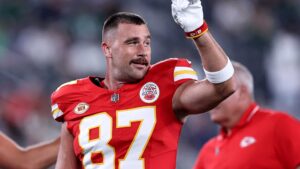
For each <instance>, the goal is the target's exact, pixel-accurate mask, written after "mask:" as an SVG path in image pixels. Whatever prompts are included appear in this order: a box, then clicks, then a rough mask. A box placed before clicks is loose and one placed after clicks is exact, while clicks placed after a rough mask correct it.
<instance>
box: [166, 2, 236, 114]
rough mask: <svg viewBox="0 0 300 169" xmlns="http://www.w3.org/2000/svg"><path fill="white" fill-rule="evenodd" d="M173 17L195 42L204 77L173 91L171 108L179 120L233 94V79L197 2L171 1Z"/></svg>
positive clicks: (213, 105)
mask: <svg viewBox="0 0 300 169" xmlns="http://www.w3.org/2000/svg"><path fill="white" fill-rule="evenodd" d="M172 14H173V18H174V20H175V22H177V23H178V24H179V25H180V26H181V27H182V28H183V30H184V31H185V32H186V36H187V37H188V38H191V39H192V40H193V41H194V43H195V46H196V47H197V49H198V51H199V54H200V57H201V61H202V65H203V68H204V71H205V74H206V79H205V80H202V81H188V82H186V83H184V84H183V85H181V86H180V87H179V88H178V89H177V90H176V93H175V95H174V97H173V109H174V111H175V112H176V114H177V116H178V117H179V118H182V117H184V116H185V115H187V114H194V113H202V112H206V111H208V110H210V109H212V108H213V107H215V106H216V105H217V104H219V103H220V102H221V101H222V100H224V99H225V98H226V97H228V96H229V95H231V94H232V93H233V92H234V91H235V80H234V78H232V76H233V72H234V70H233V67H232V65H231V62H230V60H229V58H228V57H227V56H226V54H225V52H224V51H223V50H222V48H221V47H220V46H219V44H218V43H217V42H216V41H215V39H214V38H213V36H212V35H211V34H210V33H209V31H208V27H207V25H206V23H205V21H204V19H203V11H202V6H201V2H200V0H172Z"/></svg>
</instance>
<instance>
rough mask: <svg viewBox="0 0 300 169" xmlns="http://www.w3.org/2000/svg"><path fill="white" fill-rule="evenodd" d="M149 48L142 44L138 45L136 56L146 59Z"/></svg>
mask: <svg viewBox="0 0 300 169" xmlns="http://www.w3.org/2000/svg"><path fill="white" fill-rule="evenodd" d="M148 50H149V47H148V46H147V45H145V44H143V43H141V44H139V45H138V56H141V57H146V56H147V51H148Z"/></svg>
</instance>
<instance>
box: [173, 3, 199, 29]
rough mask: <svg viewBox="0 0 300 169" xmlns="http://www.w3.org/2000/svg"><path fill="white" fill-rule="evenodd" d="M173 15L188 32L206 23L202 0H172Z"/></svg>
mask: <svg viewBox="0 0 300 169" xmlns="http://www.w3.org/2000/svg"><path fill="white" fill-rule="evenodd" d="M172 15H173V18H174V20H175V22H176V23H177V24H179V25H180V27H181V28H182V29H183V30H184V31H185V32H186V33H188V32H194V31H195V30H197V29H198V28H200V27H201V26H202V25H203V23H204V19H203V10H202V5H201V1H200V0H172Z"/></svg>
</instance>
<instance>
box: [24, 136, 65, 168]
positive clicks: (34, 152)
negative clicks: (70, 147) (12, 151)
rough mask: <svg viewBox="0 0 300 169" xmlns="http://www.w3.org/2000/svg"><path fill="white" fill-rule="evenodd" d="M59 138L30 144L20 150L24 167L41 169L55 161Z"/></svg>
mask: <svg viewBox="0 0 300 169" xmlns="http://www.w3.org/2000/svg"><path fill="white" fill-rule="evenodd" d="M59 142H60V139H59V138H57V139H55V140H52V141H50V142H45V143H42V144H38V145H35V146H30V147H28V148H25V149H24V150H23V151H22V157H23V159H22V160H23V163H24V164H22V165H24V166H25V168H31V169H35V168H36V169H42V168H46V167H49V166H51V165H52V164H54V163H55V161H56V158H57V154H58V147H59Z"/></svg>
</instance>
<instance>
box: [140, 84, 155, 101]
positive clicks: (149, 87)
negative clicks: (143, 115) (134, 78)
mask: <svg viewBox="0 0 300 169" xmlns="http://www.w3.org/2000/svg"><path fill="white" fill-rule="evenodd" d="M158 97H159V88H158V86H157V85H156V84H155V83H153V82H148V83H146V84H144V86H143V87H142V88H141V90H140V98H141V99H142V101H143V102H145V103H153V102H155V101H156V100H157V99H158Z"/></svg>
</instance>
